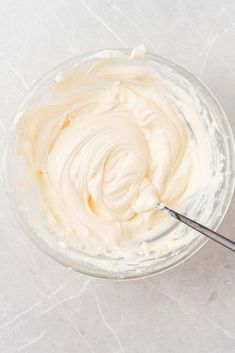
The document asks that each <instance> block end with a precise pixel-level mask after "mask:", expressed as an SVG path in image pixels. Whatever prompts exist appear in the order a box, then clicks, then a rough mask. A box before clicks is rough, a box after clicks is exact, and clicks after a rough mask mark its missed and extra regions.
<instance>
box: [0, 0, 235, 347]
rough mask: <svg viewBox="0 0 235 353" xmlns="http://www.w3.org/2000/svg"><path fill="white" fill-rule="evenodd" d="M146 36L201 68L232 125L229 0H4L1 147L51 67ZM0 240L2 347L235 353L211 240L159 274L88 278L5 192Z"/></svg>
mask: <svg viewBox="0 0 235 353" xmlns="http://www.w3.org/2000/svg"><path fill="white" fill-rule="evenodd" d="M139 43H144V44H145V45H146V47H147V49H148V50H149V51H151V52H154V53H158V54H160V55H162V56H164V57H166V58H168V59H170V60H173V61H175V62H176V63H178V64H180V65H182V66H184V67H185V68H186V69H188V70H189V71H191V72H192V73H194V74H195V75H197V76H199V77H200V78H201V79H202V80H203V81H204V82H205V83H206V84H207V85H208V86H209V87H210V89H211V90H212V91H213V92H214V94H215V95H216V96H217V98H218V99H219V101H220V102H221V104H222V106H223V108H224V110H225V112H226V113H227V115H228V117H229V120H230V122H231V125H232V128H233V131H235V113H234V108H235V103H234V92H235V46H234V43H235V2H234V1H232V0H230V1H229V0H197V1H195V0H187V1H183V0H178V1H177V0H176V1H174V0H148V1H147V0H138V1H134V0H126V1H124V0H99V1H98V0H64V1H63V0H62V1H59V0H45V1H43V0H42V1H37V0H22V1H17V0H11V1H9V0H2V1H1V2H0V75H1V79H0V107H1V109H0V133H1V136H0V147H1V148H3V145H4V140H3V136H4V134H5V131H6V129H7V127H8V126H9V124H10V122H11V121H12V117H13V115H14V112H15V111H16V109H17V106H18V104H19V103H20V102H21V100H22V98H23V97H24V96H25V94H26V92H27V90H28V89H29V87H31V86H32V84H33V83H34V82H35V80H37V79H38V78H40V76H42V75H43V74H44V73H46V72H47V71H48V70H50V69H51V68H53V67H54V66H55V65H57V64H59V63H61V62H62V61H64V60H66V59H68V58H70V57H72V56H74V55H76V54H78V53H81V52H84V51H88V50H92V49H98V48H105V47H133V46H135V45H137V44H139ZM0 182H1V181H0ZM234 212H235V199H233V201H232V204H231V206H230V208H229V211H228V212H227V215H226V217H225V219H224V221H223V223H222V225H221V227H220V231H221V232H224V233H225V234H230V235H231V236H233V237H234V236H235V235H234V225H235V223H234ZM0 242H1V256H0V352H1V353H16V352H23V353H45V352H46V353H67V352H69V353H75V352H76V353H78V352H79V353H80V352H81V353H106V352H107V353H121V352H122V353H170V352H180V353H184V352H185V353H186V352H187V353H188V352H190V353H198V352H200V353H217V352H218V353H234V352H235V281H234V279H235V258H234V255H233V254H232V253H230V252H229V251H228V250H226V249H223V248H222V247H221V246H219V245H217V244H215V243H213V242H212V241H209V242H208V243H207V245H206V246H205V247H204V248H203V249H202V250H201V251H200V252H199V253H197V254H196V255H195V256H194V257H193V258H191V259H190V260H188V261H187V262H186V263H184V264H183V265H180V266H179V267H177V268H175V269H173V270H171V271H169V272H167V273H164V274H162V275H158V276H155V277H151V278H148V279H143V280H138V281H130V282H115V281H111V282H110V281H104V280H99V279H93V278H88V277H86V276H84V275H80V274H78V273H75V272H72V271H69V270H67V269H66V268H65V267H63V266H62V265H59V264H58V263H56V262H55V261H53V260H52V259H50V258H49V257H47V256H46V255H44V254H43V253H42V252H41V251H40V250H38V249H37V248H36V247H35V246H34V245H33V244H32V243H31V242H30V241H29V240H28V239H27V238H26V236H24V234H22V232H21V231H20V230H19V228H18V226H17V225H16V224H15V221H14V219H13V217H12V215H11V212H10V210H9V206H8V201H7V199H6V196H5V194H4V191H3V188H1V190H0Z"/></svg>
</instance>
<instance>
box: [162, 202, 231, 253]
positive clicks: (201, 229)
mask: <svg viewBox="0 0 235 353" xmlns="http://www.w3.org/2000/svg"><path fill="white" fill-rule="evenodd" d="M157 208H159V209H160V210H162V211H164V212H166V213H167V214H169V215H170V216H172V217H174V218H176V219H177V220H178V221H180V222H183V223H184V224H186V225H187V226H189V227H191V228H193V229H195V230H197V231H198V232H200V233H202V234H203V235H205V236H207V237H208V238H210V239H212V240H214V241H216V242H217V243H219V244H221V245H223V246H225V247H226V248H228V249H230V250H232V251H234V252H235V242H234V241H232V240H230V239H228V238H226V237H224V236H223V235H221V234H219V233H216V232H214V231H213V230H211V229H209V228H207V227H205V226H203V225H202V224H200V223H197V222H195V221H193V220H192V219H190V218H187V217H185V216H183V215H182V214H180V213H178V212H176V211H173V210H172V209H170V208H168V207H167V206H165V205H164V206H163V207H157Z"/></svg>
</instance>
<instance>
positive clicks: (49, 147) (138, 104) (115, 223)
mask: <svg viewBox="0 0 235 353" xmlns="http://www.w3.org/2000/svg"><path fill="white" fill-rule="evenodd" d="M143 54H144V50H143V48H140V50H135V51H134V52H133V53H132V55H131V58H130V59H129V60H128V59H125V58H115V57H112V56H109V55H107V57H102V58H99V57H97V58H91V59H90V60H88V61H85V62H84V63H81V64H79V65H78V67H76V68H74V70H73V71H72V72H69V73H62V74H61V75H59V77H57V80H56V82H55V84H54V86H53V88H52V89H51V92H52V93H50V95H49V93H48V97H49V96H50V98H48V102H46V103H45V102H44V103H43V104H40V102H39V103H38V102H37V103H35V104H33V105H32V106H31V107H30V109H29V110H28V111H27V112H24V113H23V114H22V115H21V117H20V118H19V120H18V126H17V127H18V132H19V146H20V150H21V153H22V154H23V155H24V157H25V159H26V160H27V166H28V167H27V168H28V171H29V175H30V180H31V182H36V183H37V184H38V185H39V188H40V193H41V196H42V208H43V210H44V211H45V213H46V214H47V215H48V222H50V226H52V227H53V229H54V230H55V232H56V234H57V235H58V238H59V239H61V240H63V243H64V244H66V246H67V247H69V248H72V249H79V250H83V251H85V252H87V253H91V254H111V255H114V254H119V255H123V256H125V254H127V253H128V250H127V249H129V248H130V244H131V246H132V248H133V244H135V243H136V244H137V245H136V246H137V247H138V246H142V245H143V244H144V243H146V241H147V240H149V239H151V238H152V237H153V234H160V233H161V232H162V231H164V230H165V229H166V228H167V227H168V226H169V224H170V222H172V221H171V220H170V217H169V216H167V215H165V214H163V213H162V212H161V211H160V210H158V209H154V206H155V205H156V204H157V203H159V202H160V203H164V204H166V205H168V206H169V207H172V208H174V209H177V210H179V209H180V208H181V207H183V205H184V204H190V202H191V200H193V202H194V203H195V198H196V199H197V198H200V197H201V195H203V192H204V191H205V190H208V188H210V187H211V184H212V179H213V178H212V170H211V160H212V151H211V147H210V144H209V140H208V133H207V131H206V128H205V124H204V123H203V119H201V117H200V115H201V111H202V110H201V107H200V104H199V103H198V102H197V101H196V100H194V99H193V97H192V96H191V95H190V94H189V93H188V92H186V91H185V90H184V89H183V88H181V87H179V86H177V85H176V84H175V83H173V82H170V81H169V80H166V79H165V78H164V77H163V76H162V75H161V74H160V73H157V72H155V71H154V70H153V69H152V68H150V67H147V66H146V65H145V62H144V60H141V58H140V57H141V56H142V55H143ZM137 57H138V59H137ZM46 94H47V93H46V92H45V95H46ZM202 171H203V172H202ZM217 179H218V178H217ZM217 179H216V180H217ZM217 181H218V180H217ZM169 241H170V236H169V237H168V236H167V235H166V236H164V237H163V238H162V239H161V242H160V243H159V245H157V244H156V248H157V247H158V246H159V247H161V249H163V250H162V252H164V249H166V247H167V246H168V248H169V247H170V246H171V245H169V244H170V243H169ZM176 242H177V240H176Z"/></svg>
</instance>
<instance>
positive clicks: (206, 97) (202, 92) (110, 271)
mask: <svg viewBox="0 0 235 353" xmlns="http://www.w3.org/2000/svg"><path fill="white" fill-rule="evenodd" d="M107 51H108V52H109V53H112V55H114V56H118V57H123V58H127V57H128V56H129V55H130V51H129V50H124V49H107V50H101V51H96V52H90V53H85V54H82V55H79V56H77V57H75V58H73V59H71V60H69V61H67V62H65V63H63V64H62V65H60V66H58V67H57V68H55V69H54V70H52V71H50V72H49V73H48V74H46V75H45V76H44V77H43V78H42V79H40V80H39V81H38V82H37V83H36V84H35V85H34V87H33V88H32V89H31V90H30V91H29V93H28V94H27V96H26V98H25V100H24V102H23V103H22V105H21V107H20V108H19V112H21V111H25V110H27V108H28V107H29V106H30V105H31V104H32V103H33V102H35V101H36V100H40V96H41V95H43V92H44V91H45V89H48V88H49V87H51V86H53V82H55V78H56V76H57V75H58V74H60V73H64V72H69V71H70V70H72V69H73V68H74V67H76V66H77V65H79V63H81V62H83V61H85V60H87V59H89V58H90V57H91V56H92V57H94V55H95V56H98V57H100V56H101V57H102V56H104V55H106V54H107ZM144 60H145V62H146V64H147V65H148V66H151V67H152V68H155V69H156V70H157V71H160V72H161V73H162V74H164V75H167V76H169V78H170V79H174V80H175V81H176V83H177V81H178V82H181V84H182V82H184V83H183V84H184V85H185V86H187V85H188V86H191V87H193V89H194V91H195V92H196V94H197V97H198V99H199V100H200V102H201V104H202V106H203V107H204V109H206V110H207V113H208V115H209V116H213V117H214V119H215V120H216V121H217V124H218V126H219V131H217V133H216V135H215V138H214V142H213V143H215V147H216V148H215V149H216V150H217V151H220V152H222V154H223V155H224V161H223V162H224V163H223V170H222V172H223V175H224V181H223V185H222V187H221V188H220V190H218V195H217V196H216V199H215V201H214V204H213V212H212V215H211V217H210V219H209V220H208V223H207V226H209V227H211V228H213V229H216V228H217V227H218V226H219V224H220V223H221V221H222V219H223V217H224V215H225V213H226V210H227V208H228V206H229V203H230V201H231V198H232V194H233V189H234V139H233V135H232V131H231V128H230V125H229V122H228V120H227V118H226V115H225V113H224V112H223V110H222V108H221V106H220V105H219V103H218V102H217V101H216V99H215V97H214V96H213V94H212V93H211V92H210V91H209V90H208V88H206V87H205V86H204V85H203V84H202V83H201V82H200V81H199V80H198V79H196V78H195V77H194V76H193V75H191V74H190V73H189V72H187V71H186V70H184V69H183V68H181V67H179V66H178V65H176V64H174V63H172V62H170V61H168V60H166V59H163V58H161V57H159V56H157V55H153V54H147V55H146V57H145V59H144ZM4 161H5V163H4V166H5V167H4V171H5V173H4V174H5V181H6V189H7V193H8V195H9V199H10V203H11V206H12V210H13V213H14V215H15V217H16V218H17V220H18V223H19V225H20V226H21V227H22V229H23V230H24V232H25V234H27V236H28V237H29V238H30V239H31V240H32V241H33V242H34V243H35V244H36V245H37V246H38V247H39V248H40V249H42V250H43V251H44V252H45V253H47V254H48V255H49V256H51V257H52V258H54V259H56V260H57V261H59V262H60V263H62V264H64V265H65V266H68V267H70V268H72V269H74V270H76V271H79V272H82V273H85V274H88V275H91V276H97V277H102V278H110V279H111V278H114V279H131V278H139V277H143V276H147V275H151V274H156V273H160V272H163V271H165V270H168V269H170V268H173V267H175V266H176V265H178V264H180V263H182V262H183V261H185V260H186V259H188V258H190V257H191V256H192V255H193V254H195V253H196V252H197V251H198V250H199V249H200V248H201V247H202V246H203V245H204V244H205V243H206V242H207V239H206V238H205V237H203V236H202V235H200V234H198V233H196V232H195V231H193V230H191V229H189V228H188V227H185V226H184V225H180V224H179V223H177V222H176V223H174V224H173V227H171V229H170V231H174V229H176V228H177V227H180V226H181V227H182V226H183V227H184V232H185V234H186V235H187V236H189V234H191V239H192V241H191V242H190V243H188V244H185V245H184V246H182V247H181V248H180V249H179V250H178V251H172V252H168V253H167V254H165V255H164V256H161V257H158V258H154V257H151V258H150V257H149V258H146V257H142V258H138V260H137V259H129V260H125V263H124V259H121V258H119V259H112V258H107V257H102V256H97V257H95V258H94V257H92V256H90V255H88V254H85V253H82V252H78V251H72V250H69V251H68V250H67V249H64V248H63V247H60V246H58V241H56V240H55V239H54V238H53V237H52V236H50V234H49V233H50V230H49V229H48V228H47V226H46V222H45V219H44V218H43V215H42V214H41V212H40V210H39V207H38V199H37V193H36V191H35V192H32V191H31V192H30V191H29V190H27V189H26V187H25V168H26V166H25V164H24V161H22V159H21V158H20V156H19V155H18V153H17V133H16V131H15V124H14V123H13V124H12V127H11V129H10V131H9V134H8V136H7V149H6V153H5V158H4ZM199 211H200V210H199ZM200 219H201V213H200V212H199V213H198V218H197V220H198V221H200ZM36 224H37V226H36ZM192 234H193V236H192ZM48 235H49V236H48ZM163 236H164V235H163Z"/></svg>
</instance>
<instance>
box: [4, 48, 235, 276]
mask: <svg viewBox="0 0 235 353" xmlns="http://www.w3.org/2000/svg"><path fill="white" fill-rule="evenodd" d="M131 51H132V50H131V49H129V48H103V49H98V50H91V51H87V52H83V53H80V54H77V55H75V56H73V57H71V58H70V59H67V60H65V61H63V62H62V63H60V64H58V65H56V66H55V67H53V68H52V69H51V70H49V71H48V72H46V73H45V74H44V75H43V76H41V77H40V78H39V79H37V80H36V81H35V82H34V83H33V85H32V87H31V88H29V90H28V91H27V92H26V95H25V97H24V99H23V100H22V102H21V104H20V105H19V107H18V109H17V110H16V113H15V114H14V115H13V117H12V119H11V123H10V127H9V129H8V131H7V134H6V148H5V150H4V156H3V179H4V184H5V190H6V192H7V194H8V199H9V203H10V207H11V210H12V213H13V215H14V217H15V219H16V220H17V224H18V225H19V226H20V228H21V229H22V230H23V233H24V234H25V235H26V236H27V237H28V238H29V239H30V240H31V241H32V242H33V243H34V244H35V245H36V246H37V247H38V248H39V249H40V250H42V251H43V252H44V253H45V254H47V255H49V256H50V257H51V258H53V259H55V260H56V261H57V262H59V263H61V264H62V265H64V266H66V267H69V268H70V269H71V259H69V258H66V257H64V256H62V255H61V253H58V254H57V253H56V252H54V251H52V249H50V248H49V246H47V245H46V242H45V243H42V242H40V241H39V237H38V236H35V234H34V232H33V230H32V228H31V227H30V225H29V224H28V223H27V221H26V219H25V218H26V217H25V216H24V214H23V212H21V210H20V209H19V204H18V203H17V200H16V198H15V196H14V195H13V192H12V187H11V186H12V185H13V184H12V180H10V182H9V179H11V177H10V178H9V173H8V172H9V165H10V163H9V161H10V158H11V155H12V153H11V151H12V144H11V142H10V136H11V135H12V134H13V133H15V123H16V121H17V120H18V117H19V113H21V112H22V108H23V107H24V106H25V105H26V104H27V103H28V102H29V101H30V98H32V97H33V96H34V95H35V93H36V92H37V91H38V90H39V89H40V86H43V85H45V82H46V81H47V80H48V79H50V78H52V77H54V79H55V78H56V75H57V74H58V73H59V72H61V71H62V72H65V69H66V68H68V67H69V68H70V69H72V68H73V67H75V64H76V63H82V62H83V59H85V60H86V59H89V57H90V56H94V54H96V55H97V54H98V55H99V54H105V53H122V54H125V55H129V54H130V53H131ZM145 58H147V59H148V60H153V61H155V62H156V61H157V63H160V64H164V65H166V66H168V67H171V68H172V69H173V70H175V71H176V72H177V73H179V74H180V75H182V76H183V77H186V78H187V79H188V80H189V81H190V82H191V83H192V84H193V85H195V84H197V85H199V86H200V89H202V91H203V94H206V95H208V96H209V97H210V100H211V104H213V105H214V106H215V108H216V109H217V110H218V111H219V113H220V118H221V119H220V120H221V122H223V125H224V126H223V128H224V129H226V134H227V135H228V139H227V140H229V143H228V145H229V149H230V151H229V157H230V164H231V170H232V175H231V180H230V184H229V188H230V193H228V195H227V196H226V205H225V206H224V209H223V213H222V214H221V216H220V217H219V219H218V220H217V221H216V222H215V225H214V226H213V229H214V230H216V229H217V228H218V227H219V226H220V224H221V223H222V221H223V219H224V217H225V215H226V213H227V210H228V208H229V206H230V203H231V200H232V197H233V192H234V187H235V178H234V168H235V153H234V151H235V140H234V136H233V132H232V129H231V125H230V122H229V120H228V117H227V115H226V114H225V112H224V110H223V108H222V106H221V104H220V103H219V102H218V100H217V98H216V97H215V95H214V94H213V92H212V91H211V90H210V89H209V88H208V87H207V85H205V84H204V83H203V82H202V81H201V79H200V78H197V77H196V76H194V75H193V74H192V73H190V72H189V71H188V70H187V69H185V68H183V67H182V66H180V65H178V64H176V63H174V62H173V61H171V60H168V59H166V58H164V57H162V56H160V55H158V54H154V53H149V52H146V53H145ZM72 64H74V66H73V67H72V66H71V65H72ZM220 127H221V126H220ZM227 153H228V151H227ZM12 178H13V177H12ZM10 184H11V185H10ZM16 208H17V211H16ZM32 233H33V234H32ZM32 235H34V236H32ZM207 242H208V238H206V237H203V236H201V235H200V236H198V237H197V238H196V239H195V241H193V249H191V250H190V249H189V251H187V252H186V253H185V254H184V255H183V256H182V257H181V258H179V259H178V260H176V261H175V262H173V263H170V264H167V265H166V266H164V267H162V268H160V269H153V270H152V271H148V272H147V273H136V274H133V273H131V275H130V276H127V277H119V276H118V275H117V273H116V272H112V274H113V275H114V276H108V275H107V274H108V273H109V274H111V272H104V273H105V274H102V273H94V272H93V273H91V271H90V270H88V271H86V270H84V269H81V268H80V269H79V265H78V266H77V267H72V270H74V271H77V272H80V273H83V274H86V275H89V276H91V277H98V278H102V279H109V280H110V279H113V280H132V279H140V278H146V277H149V276H152V275H156V274H160V273H164V272H166V271H168V270H170V269H173V268H175V267H176V266H178V265H180V264H182V263H184V262H185V261H186V260H188V259H190V258H191V257H192V256H193V255H194V254H196V253H197V252H198V251H199V250H200V249H201V248H202V247H203V246H204V245H205V244H206V243H207ZM101 271H103V269H101Z"/></svg>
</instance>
